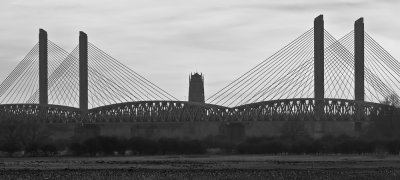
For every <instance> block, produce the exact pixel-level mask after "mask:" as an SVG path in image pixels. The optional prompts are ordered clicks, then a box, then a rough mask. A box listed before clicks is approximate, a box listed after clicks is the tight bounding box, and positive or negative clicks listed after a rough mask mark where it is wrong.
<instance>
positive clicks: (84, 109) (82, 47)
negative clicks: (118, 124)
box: [79, 31, 88, 120]
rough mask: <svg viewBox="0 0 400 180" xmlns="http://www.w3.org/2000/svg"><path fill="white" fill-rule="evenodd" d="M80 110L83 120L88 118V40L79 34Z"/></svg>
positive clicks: (84, 34) (82, 33) (83, 34)
mask: <svg viewBox="0 0 400 180" xmlns="http://www.w3.org/2000/svg"><path fill="white" fill-rule="evenodd" d="M79 108H80V110H81V118H82V120H87V118H88V38H87V34H86V33H84V32H82V31H80V32H79Z"/></svg>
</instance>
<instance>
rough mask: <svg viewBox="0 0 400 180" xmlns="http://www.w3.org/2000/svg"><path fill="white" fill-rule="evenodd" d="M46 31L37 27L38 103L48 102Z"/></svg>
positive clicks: (44, 103) (45, 103)
mask: <svg viewBox="0 0 400 180" xmlns="http://www.w3.org/2000/svg"><path fill="white" fill-rule="evenodd" d="M47 74H48V71H47V32H46V31H45V30H43V29H39V105H47V104H48V89H47V86H48V82H47Z"/></svg>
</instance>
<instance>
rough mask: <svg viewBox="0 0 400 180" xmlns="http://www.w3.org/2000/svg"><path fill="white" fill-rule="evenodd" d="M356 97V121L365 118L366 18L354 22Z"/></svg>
mask: <svg viewBox="0 0 400 180" xmlns="http://www.w3.org/2000/svg"><path fill="white" fill-rule="evenodd" d="M354 83H355V84H354V99H355V100H356V106H355V108H356V112H355V113H356V116H355V117H356V121H360V120H362V119H364V118H363V114H364V113H363V110H364V108H363V102H364V19H363V18H359V19H358V20H357V21H355V22H354Z"/></svg>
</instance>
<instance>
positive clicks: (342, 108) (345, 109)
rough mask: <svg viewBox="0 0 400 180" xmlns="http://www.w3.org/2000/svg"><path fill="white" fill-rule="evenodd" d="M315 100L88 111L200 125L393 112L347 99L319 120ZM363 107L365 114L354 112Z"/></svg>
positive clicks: (103, 117)
mask: <svg viewBox="0 0 400 180" xmlns="http://www.w3.org/2000/svg"><path fill="white" fill-rule="evenodd" d="M315 102H316V100H315V99H313V98H308V99H306V98H299V99H281V100H273V101H264V102H258V103H252V104H246V105H242V106H238V107H233V108H229V107H224V106H218V105H213V104H204V103H194V102H187V101H138V102H128V103H120V104H113V105H108V106H102V107H98V108H94V109H91V110H89V117H90V118H89V121H90V122H91V123H105V122H194V121H196V122H201V121H221V122H223V121H229V122H234V121H288V120H302V121H309V120H327V121H355V120H356V119H357V118H356V116H361V118H359V119H360V120H365V121H369V120H373V119H376V118H380V117H383V116H384V115H385V113H387V112H390V111H391V110H392V107H391V106H388V105H383V104H378V103H371V102H356V101H354V100H347V99H325V100H324V106H323V107H324V108H323V109H324V113H323V114H322V117H320V118H317V115H316V113H315V111H314V109H315ZM358 104H359V105H361V106H362V107H363V109H364V111H363V112H364V113H363V114H361V115H358V114H357V113H356V111H355V109H356V106H357V105H358Z"/></svg>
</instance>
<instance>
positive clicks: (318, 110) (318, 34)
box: [314, 15, 324, 120]
mask: <svg viewBox="0 0 400 180" xmlns="http://www.w3.org/2000/svg"><path fill="white" fill-rule="evenodd" d="M314 99H315V109H314V111H315V115H316V120H321V119H322V118H323V114H324V17H323V15H319V16H318V17H316V18H315V19H314Z"/></svg>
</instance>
